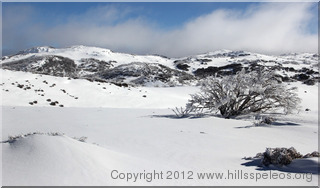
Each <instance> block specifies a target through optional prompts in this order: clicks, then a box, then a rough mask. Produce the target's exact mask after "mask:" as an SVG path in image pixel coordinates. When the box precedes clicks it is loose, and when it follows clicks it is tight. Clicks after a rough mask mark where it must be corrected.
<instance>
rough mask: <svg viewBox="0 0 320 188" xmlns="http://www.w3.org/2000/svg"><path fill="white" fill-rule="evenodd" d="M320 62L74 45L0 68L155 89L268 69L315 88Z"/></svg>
mask: <svg viewBox="0 0 320 188" xmlns="http://www.w3.org/2000/svg"><path fill="white" fill-rule="evenodd" d="M318 58H319V55H318V54H313V53H289V54H283V55H280V56H270V55H264V54H258V53H253V52H248V51H232V50H225V49H224V50H217V51H214V52H207V53H204V54H199V55H195V56H188V57H181V58H168V57H165V56H161V55H135V54H126V53H118V52H113V51H111V50H109V49H105V48H100V47H93V46H84V45H76V46H71V47H67V48H54V47H50V46H40V47H34V48H30V49H26V50H23V51H20V52H19V53H17V54H15V55H11V56H3V57H2V60H1V62H0V63H1V66H2V68H3V69H8V70H15V71H25V72H31V73H36V74H45V75H52V76H60V77H72V78H83V79H90V80H100V81H105V82H116V83H121V84H122V83H126V84H131V85H142V86H146V85H150V83H152V82H157V83H158V84H157V85H158V86H179V85H184V84H196V83H197V81H198V80H199V79H202V78H205V77H207V76H225V75H232V74H235V73H236V72H238V71H239V70H241V69H243V68H245V69H246V70H257V68H267V69H273V70H275V71H277V74H278V75H279V76H280V77H281V78H282V81H296V80H297V81H302V82H303V83H306V84H309V85H313V84H315V83H316V82H319V68H318V66H319V63H318ZM151 69H152V70H151ZM151 85H152V84H151Z"/></svg>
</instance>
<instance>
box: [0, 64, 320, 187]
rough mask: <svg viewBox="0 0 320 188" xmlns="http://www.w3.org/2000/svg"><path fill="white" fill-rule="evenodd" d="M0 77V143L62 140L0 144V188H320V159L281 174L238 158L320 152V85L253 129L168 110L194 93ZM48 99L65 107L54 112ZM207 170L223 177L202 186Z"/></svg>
mask: <svg viewBox="0 0 320 188" xmlns="http://www.w3.org/2000/svg"><path fill="white" fill-rule="evenodd" d="M0 71H1V76H2V81H1V83H0V84H1V85H0V88H1V90H2V92H1V93H2V101H1V105H2V109H1V110H2V138H1V140H3V141H4V140H7V139H8V136H15V135H23V134H27V133H30V132H31V133H33V132H40V133H50V132H58V133H64V135H63V136H61V135H58V136H52V135H47V134H32V135H29V136H25V137H22V138H18V139H17V140H16V141H14V142H12V143H8V142H7V143H2V144H1V146H2V158H3V159H2V165H3V168H2V170H3V172H2V174H3V178H2V181H3V185H250V186H254V185H295V186H298V185H304V186H309V185H313V186H315V185H318V174H317V173H316V171H317V167H318V159H317V158H308V159H299V160H295V161H294V162H293V163H292V164H290V165H289V166H287V167H282V168H280V167H270V168H266V167H257V166H256V165H255V163H254V162H251V161H248V160H244V159H242V158H243V157H249V156H255V154H256V153H258V152H263V151H264V150H265V148H266V147H291V146H292V147H295V148H296V149H297V150H298V151H299V152H301V153H302V154H306V153H310V152H313V151H318V87H317V85H315V86H307V85H303V84H300V83H291V85H292V86H297V87H298V88H299V96H300V97H301V98H302V99H303V100H302V104H301V106H302V107H301V111H300V112H299V113H298V114H293V115H288V116H279V115H275V118H276V119H277V121H276V122H277V124H276V125H272V126H261V127H253V126H252V124H253V123H252V121H250V120H248V119H243V120H233V119H222V118H218V117H214V116H208V117H203V118H184V119H177V118H175V117H174V114H173V112H172V111H171V110H170V109H169V108H173V107H175V106H184V104H185V103H186V102H187V100H188V99H189V94H192V93H195V92H197V91H198V88H196V87H190V86H188V87H172V88H170V87H169V88H155V87H118V86H115V85H110V84H107V83H98V82H89V81H87V80H80V79H78V80H77V79H68V78H64V77H60V78H57V77H53V76H45V75H37V74H31V73H24V72H14V71H9V70H0ZM18 84H20V86H21V85H23V87H22V88H20V87H18ZM50 86H51V87H50ZM27 87H30V89H27ZM25 88H26V90H25ZM36 90H37V91H36ZM63 90H64V91H65V92H64V91H63ZM48 99H50V102H54V101H58V102H59V103H58V104H56V106H51V105H50V102H49V101H47V100H48ZM34 101H37V102H36V103H35V102H34ZM30 102H31V103H32V105H31V104H29V103H30ZM61 104H62V105H63V106H64V107H59V105H61ZM306 108H308V109H310V111H305V109H306ZM74 137H75V138H80V137H87V140H86V142H80V141H78V140H77V139H73V138H74ZM270 169H272V170H271V171H270ZM114 170H117V171H114ZM170 171H172V172H173V174H172V175H171V176H170ZM228 171H229V172H228ZM160 172H162V173H163V174H162V176H160V175H161V174H160ZM205 172H208V173H224V174H223V177H222V178H221V179H218V177H215V178H214V179H201V178H200V177H199V176H200V173H205ZM299 172H302V173H312V172H313V175H310V174H307V175H306V174H304V175H302V174H299ZM122 173H125V174H122ZM127 173H129V174H127ZM138 173H141V174H140V176H139V177H137V179H135V178H134V176H135V175H139V174H138ZM150 173H158V174H153V175H155V176H153V177H151V175H152V174H150ZM245 173H246V174H247V175H249V177H248V179H245ZM240 174H242V178H241V177H240ZM263 174H267V175H263ZM270 174H273V175H272V179H271V178H270ZM119 175H120V177H124V178H126V177H130V176H132V178H133V179H129V180H128V181H127V180H126V179H119V178H118V177H119ZM236 176H237V177H236ZM112 177H113V178H115V179H113V178H112ZM117 178H118V179H117ZM151 178H152V180H151ZM167 178H172V179H167ZM251 178H252V179H251ZM264 178H265V179H264Z"/></svg>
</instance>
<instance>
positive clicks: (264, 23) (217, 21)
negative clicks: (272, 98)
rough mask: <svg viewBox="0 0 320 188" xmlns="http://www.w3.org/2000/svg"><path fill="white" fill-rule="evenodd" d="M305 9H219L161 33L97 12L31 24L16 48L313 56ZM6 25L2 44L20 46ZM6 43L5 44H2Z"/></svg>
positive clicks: (112, 11)
mask: <svg viewBox="0 0 320 188" xmlns="http://www.w3.org/2000/svg"><path fill="white" fill-rule="evenodd" d="M310 5H311V4H309V3H268V4H260V5H255V6H252V7H250V8H249V9H247V10H244V11H234V10H223V9H221V10H216V11H214V12H212V13H210V14H208V15H203V16H201V17H198V18H196V19H194V20H191V21H190V22H188V23H186V24H185V25H183V26H182V27H181V28H179V29H175V30H171V31H165V30H161V29H159V28H158V27H157V26H156V25H155V24H154V23H150V22H149V21H147V20H146V19H143V18H139V17H138V18H133V19H128V20H122V19H124V18H126V16H127V15H128V14H130V13H132V12H133V11H137V10H133V9H130V8H129V7H126V9H123V7H122V9H121V10H120V9H119V7H115V6H112V7H108V6H106V7H97V8H96V9H90V10H88V11H87V12H86V13H84V14H83V15H82V16H75V17H70V18H68V19H67V20H68V22H66V23H65V24H61V25H57V26H55V27H53V28H49V29H48V28H45V27H43V26H41V25H37V24H33V25H31V26H30V27H28V26H26V28H24V30H25V31H24V32H23V35H24V36H23V38H24V39H26V40H25V41H23V42H22V43H28V42H30V39H32V40H37V41H40V42H41V44H48V45H50V44H59V45H61V46H69V45H75V44H84V45H95V46H100V47H106V48H110V49H112V50H115V51H122V52H129V53H138V54H146V53H149V54H162V55H167V56H175V57H178V56H186V55H191V54H198V53H203V52H207V51H214V50H218V49H231V50H248V51H254V52H261V53H268V54H281V53H285V52H317V51H318V35H317V34H310V33H308V32H307V31H308V28H307V24H306V23H308V22H309V21H310V20H311V19H312V16H317V15H311V13H310V11H309V9H310ZM313 5H314V4H313ZM123 10H125V11H123ZM29 14H30V13H29ZM11 16H13V18H6V17H5V19H4V22H9V21H11V19H13V20H19V19H17V18H19V14H18V15H16V16H14V15H11ZM20 16H21V15H20ZM95 18H96V19H95ZM24 19H25V18H24ZM14 23H15V22H14ZM102 23H103V24H102ZM12 25H13V24H10V28H8V29H10V32H9V31H8V29H7V30H6V31H7V32H5V33H4V35H5V36H4V45H6V44H7V45H8V46H10V45H12V46H15V45H16V46H17V45H18V44H19V43H21V42H16V43H15V42H14V41H11V40H14V38H15V37H17V36H16V35H18V33H19V35H21V32H15V30H16V29H18V27H19V26H18V25H15V26H12ZM11 30H12V31H11ZM34 36H36V37H34ZM7 38H8V39H11V40H10V41H9V40H6V39H7ZM20 46H25V45H22V44H20ZM17 47H19V46H17Z"/></svg>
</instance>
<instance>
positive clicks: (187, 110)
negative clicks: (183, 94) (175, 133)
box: [172, 106, 193, 118]
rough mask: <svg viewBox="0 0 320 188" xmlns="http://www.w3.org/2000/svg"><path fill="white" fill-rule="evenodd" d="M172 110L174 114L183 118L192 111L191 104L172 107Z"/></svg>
mask: <svg viewBox="0 0 320 188" xmlns="http://www.w3.org/2000/svg"><path fill="white" fill-rule="evenodd" d="M172 111H173V112H174V113H175V114H176V116H177V117H178V118H184V117H187V116H189V114H190V113H191V112H193V107H192V106H186V108H183V107H180V108H178V107H176V108H175V109H172Z"/></svg>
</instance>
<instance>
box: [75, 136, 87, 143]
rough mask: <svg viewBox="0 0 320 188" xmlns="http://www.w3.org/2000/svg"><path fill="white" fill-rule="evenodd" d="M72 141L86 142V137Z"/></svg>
mask: <svg viewBox="0 0 320 188" xmlns="http://www.w3.org/2000/svg"><path fill="white" fill-rule="evenodd" d="M73 139H75V140H78V141H80V142H86V140H87V137H85V136H81V137H80V138H77V137H73Z"/></svg>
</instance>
